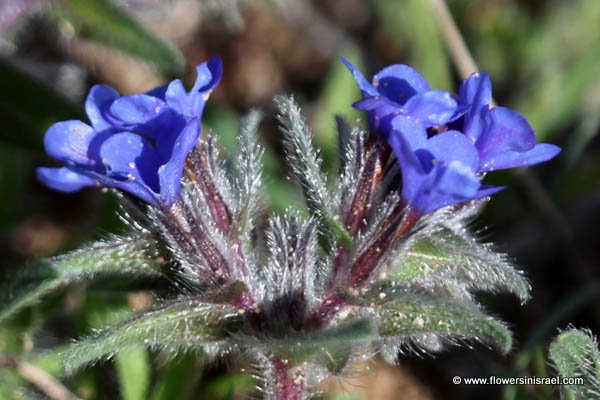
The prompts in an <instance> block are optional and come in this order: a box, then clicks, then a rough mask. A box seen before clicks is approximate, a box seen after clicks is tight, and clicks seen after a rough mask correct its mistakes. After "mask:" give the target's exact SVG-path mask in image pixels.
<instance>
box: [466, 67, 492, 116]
mask: <svg viewBox="0 0 600 400" xmlns="http://www.w3.org/2000/svg"><path fill="white" fill-rule="evenodd" d="M458 96H459V98H460V103H461V104H465V105H471V106H475V107H477V108H478V107H481V106H484V105H486V106H487V105H488V104H490V103H491V102H492V81H491V80H490V77H489V75H488V74H486V73H485V72H475V73H473V74H471V76H469V77H468V78H467V79H465V80H464V81H463V82H462V83H461V84H460V89H459V91H458Z"/></svg>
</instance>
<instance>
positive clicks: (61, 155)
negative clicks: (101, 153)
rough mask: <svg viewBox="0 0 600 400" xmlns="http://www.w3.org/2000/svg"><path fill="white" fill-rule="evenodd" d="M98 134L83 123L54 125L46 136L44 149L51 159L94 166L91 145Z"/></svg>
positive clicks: (73, 122)
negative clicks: (90, 152)
mask: <svg viewBox="0 0 600 400" xmlns="http://www.w3.org/2000/svg"><path fill="white" fill-rule="evenodd" d="M95 136H96V132H95V131H94V130H93V129H92V128H91V127H90V126H88V125H87V124H85V123H83V122H81V121H74V120H72V121H62V122H57V123H55V124H54V125H52V126H51V127H50V128H49V129H48V131H47V132H46V135H45V136H44V147H45V149H46V152H47V153H48V155H50V156H51V157H54V158H56V159H57V160H60V161H62V162H64V163H65V164H78V165H82V166H94V165H95V164H96V161H95V160H94V159H90V154H89V147H90V143H91V142H92V140H93V139H94V137H95Z"/></svg>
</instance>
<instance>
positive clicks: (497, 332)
mask: <svg viewBox="0 0 600 400" xmlns="http://www.w3.org/2000/svg"><path fill="white" fill-rule="evenodd" d="M373 310H374V312H375V314H376V316H377V319H378V325H379V333H380V334H381V335H382V336H392V337H398V338H401V339H411V338H412V337H416V338H419V337H423V335H436V336H440V338H441V339H443V340H444V339H445V340H450V341H452V340H455V339H459V340H460V339H474V340H477V341H479V342H482V343H485V344H488V345H491V346H493V347H495V348H496V349H498V350H500V351H501V352H502V353H504V354H506V353H508V352H509V351H510V349H511V346H512V336H511V334H510V331H509V330H508V329H507V328H506V327H505V326H504V325H503V324H502V323H501V322H500V321H498V320H496V319H494V318H492V317H490V316H488V315H486V314H484V313H483V312H481V311H480V310H479V309H477V308H475V306H472V305H469V304H464V303H460V302H456V301H452V300H445V299H440V298H434V297H431V296H425V295H405V296H404V297H403V298H398V299H396V301H395V302H394V303H386V304H384V305H379V306H375V307H373Z"/></svg>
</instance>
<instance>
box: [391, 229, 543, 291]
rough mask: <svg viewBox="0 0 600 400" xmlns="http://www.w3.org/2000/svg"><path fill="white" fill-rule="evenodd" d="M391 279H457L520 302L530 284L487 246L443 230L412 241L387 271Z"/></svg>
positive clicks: (501, 256)
mask: <svg viewBox="0 0 600 400" xmlns="http://www.w3.org/2000/svg"><path fill="white" fill-rule="evenodd" d="M389 279H390V280H392V281H409V282H410V281H415V280H426V281H428V282H432V283H436V282H437V283H438V284H439V283H442V284H443V283H444V282H446V281H449V280H454V281H458V282H459V284H463V285H465V286H466V287H467V288H468V289H472V290H484V291H490V292H499V291H507V292H510V293H513V294H514V295H516V296H517V297H518V298H519V299H520V300H521V301H522V302H525V301H527V300H528V299H529V296H530V290H531V287H530V286H529V283H528V282H527V279H525V277H524V276H523V274H522V273H521V272H520V271H517V270H516V269H514V268H513V266H512V265H511V264H510V263H509V262H508V261H507V260H506V257H505V256H504V255H503V254H498V253H495V252H494V251H493V250H492V249H491V248H490V246H489V245H485V244H481V243H478V242H477V241H475V240H474V239H471V238H468V237H460V236H458V235H457V234H455V233H453V232H451V231H449V230H447V229H444V230H440V231H438V232H436V233H434V234H432V235H430V236H428V237H423V238H420V239H418V240H416V241H415V242H414V243H413V245H412V246H411V247H410V248H409V249H407V251H406V252H403V253H402V258H401V260H400V262H399V263H398V264H396V265H394V266H393V267H392V268H391V269H390V272H389Z"/></svg>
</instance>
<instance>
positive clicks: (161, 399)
mask: <svg viewBox="0 0 600 400" xmlns="http://www.w3.org/2000/svg"><path fill="white" fill-rule="evenodd" d="M195 361H196V358H195V357H193V355H191V354H185V355H183V356H180V357H177V358H175V359H174V360H172V361H170V362H169V363H168V364H167V365H166V366H165V368H164V370H163V371H161V372H162V373H161V375H160V376H159V380H158V382H157V383H156V386H155V387H154V389H153V391H152V397H151V400H170V399H187V398H188V397H189V395H190V394H191V391H192V390H193V387H194V385H195V384H196V383H197V380H198V379H200V377H201V374H202V371H201V370H200V369H199V368H198V366H197V365H196V364H195Z"/></svg>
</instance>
